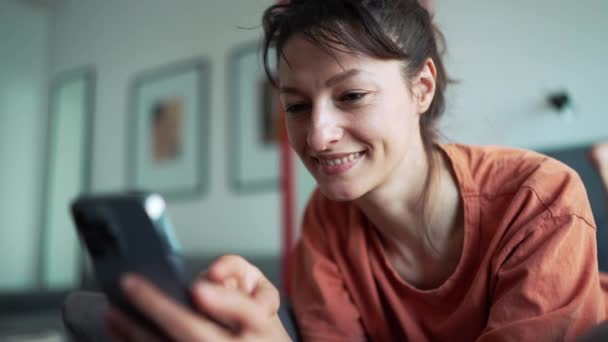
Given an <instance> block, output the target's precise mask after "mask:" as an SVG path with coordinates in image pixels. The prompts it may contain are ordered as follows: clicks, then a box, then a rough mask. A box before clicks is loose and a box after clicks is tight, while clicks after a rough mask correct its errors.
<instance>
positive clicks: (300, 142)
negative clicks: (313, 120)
mask: <svg viewBox="0 0 608 342" xmlns="http://www.w3.org/2000/svg"><path fill="white" fill-rule="evenodd" d="M285 128H286V129H287V138H288V139H289V144H290V145H291V147H293V149H294V150H296V152H298V153H300V152H302V150H304V149H305V148H306V139H307V133H306V132H307V127H306V126H305V125H303V124H302V123H298V122H297V121H295V120H290V119H287V120H286V121H285Z"/></svg>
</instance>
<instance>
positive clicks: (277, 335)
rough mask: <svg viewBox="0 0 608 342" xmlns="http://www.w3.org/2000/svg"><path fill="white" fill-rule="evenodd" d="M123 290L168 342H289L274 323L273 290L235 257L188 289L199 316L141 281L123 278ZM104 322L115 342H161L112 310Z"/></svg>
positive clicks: (276, 299)
mask: <svg viewBox="0 0 608 342" xmlns="http://www.w3.org/2000/svg"><path fill="white" fill-rule="evenodd" d="M122 287H123V290H124V291H125V293H126V295H127V297H128V298H129V299H130V300H131V302H132V303H133V305H135V307H137V308H138V309H139V310H140V311H141V312H142V313H143V314H144V315H145V316H146V317H148V318H149V319H150V320H152V321H153V322H154V323H155V324H156V325H157V326H158V327H159V328H160V329H161V330H163V331H164V332H165V333H166V335H167V336H169V337H170V338H171V339H173V340H177V341H241V340H247V341H254V340H263V341H287V340H289V336H288V335H287V332H286V331H285V329H284V328H283V325H282V324H281V321H280V319H279V317H278V308H279V293H278V291H277V289H276V288H275V287H274V286H273V285H272V283H270V281H268V279H266V277H264V275H263V274H262V272H261V271H260V270H259V269H258V268H256V267H255V266H253V265H251V264H250V263H248V262H247V261H245V259H243V258H241V257H238V256H233V255H228V256H224V257H221V258H219V259H218V260H217V261H215V262H214V263H213V265H212V266H211V267H210V268H209V269H208V270H207V272H205V273H203V274H201V275H200V276H199V278H198V279H197V281H196V282H195V283H194V284H193V286H192V289H191V291H192V299H193V302H194V304H195V305H196V307H197V309H199V310H200V312H202V313H204V315H203V314H198V313H194V312H192V311H191V310H190V309H188V308H186V307H184V306H182V305H180V304H178V303H176V302H174V301H173V300H171V299H170V298H168V297H167V296H165V295H164V294H162V293H161V292H160V291H159V290H158V289H156V288H155V287H154V286H153V285H152V284H150V283H149V282H147V281H145V280H144V279H142V278H141V277H138V276H135V275H128V276H126V277H125V278H123V281H122ZM207 317H210V318H211V319H210V318H207ZM212 319H213V320H212ZM107 322H108V325H109V327H110V330H111V333H112V335H113V337H114V338H115V339H116V340H119V341H134V340H137V341H155V340H159V339H160V338H159V337H158V336H155V335H154V334H153V333H151V332H150V331H147V330H146V329H144V328H143V327H141V326H140V325H139V324H137V323H136V322H134V321H133V320H132V319H130V318H129V317H127V316H126V315H125V314H123V313H121V312H120V311H118V310H117V309H115V308H111V309H110V311H109V312H108V314H107ZM217 322H220V324H218V323H217Z"/></svg>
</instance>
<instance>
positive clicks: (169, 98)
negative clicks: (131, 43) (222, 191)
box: [126, 58, 211, 200]
mask: <svg viewBox="0 0 608 342" xmlns="http://www.w3.org/2000/svg"><path fill="white" fill-rule="evenodd" d="M210 79H211V70H210V66H209V62H208V61H207V59H205V58H193V59H188V60H184V61H179V62H176V63H172V64H169V65H165V66H161V67H158V68H155V69H153V70H148V71H143V72H140V73H139V74H137V75H136V76H135V77H134V78H133V80H132V82H131V86H130V90H129V93H130V95H129V99H130V103H129V110H128V113H129V114H128V122H127V127H128V129H127V134H128V137H127V141H128V150H127V151H128V152H127V162H126V165H127V187H128V188H129V189H131V190H138V191H150V192H157V193H160V194H161V195H163V196H164V197H165V198H166V199H168V200H171V199H184V198H192V197H200V196H202V195H203V194H204V193H205V192H206V191H207V189H208V174H209V162H208V157H209V143H210V139H209V121H210V120H209V108H210V103H209V92H208V89H209V82H210Z"/></svg>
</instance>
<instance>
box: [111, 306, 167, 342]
mask: <svg viewBox="0 0 608 342" xmlns="http://www.w3.org/2000/svg"><path fill="white" fill-rule="evenodd" d="M106 321H107V322H108V326H109V328H110V333H111V334H112V335H113V338H114V339H117V340H118V341H151V342H154V341H159V342H160V341H161V340H160V339H159V338H158V337H157V336H155V335H154V334H152V333H151V332H149V331H148V330H146V329H145V328H143V327H142V326H140V325H139V324H138V323H137V322H135V321H134V320H132V319H131V318H129V317H128V316H127V315H125V314H124V313H122V312H121V311H119V310H117V309H109V310H108V312H107V313H106Z"/></svg>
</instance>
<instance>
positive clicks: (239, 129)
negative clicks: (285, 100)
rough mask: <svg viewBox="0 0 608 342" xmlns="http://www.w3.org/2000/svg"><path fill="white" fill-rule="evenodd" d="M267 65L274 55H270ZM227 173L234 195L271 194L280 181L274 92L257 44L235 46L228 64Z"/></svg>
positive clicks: (277, 115)
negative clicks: (241, 193)
mask: <svg viewBox="0 0 608 342" xmlns="http://www.w3.org/2000/svg"><path fill="white" fill-rule="evenodd" d="M269 58H270V65H271V66H272V65H274V60H275V56H274V54H273V53H272V52H271V53H269ZM228 74H229V82H228V90H227V91H228V92H227V93H228V94H229V96H228V103H227V105H228V109H229V124H228V132H227V139H228V141H227V142H228V146H229V153H228V156H229V158H228V163H229V164H228V170H229V179H230V185H231V188H232V189H233V190H235V191H237V192H258V191H273V190H276V189H277V188H278V181H279V150H278V149H279V133H280V122H281V121H280V120H279V110H278V109H279V108H278V104H279V102H278V98H277V92H276V89H275V88H274V86H273V85H272V83H271V82H270V81H269V80H268V79H267V77H266V73H265V72H264V68H263V65H262V55H261V53H260V43H259V42H257V41H256V42H249V43H246V44H244V45H242V46H240V47H237V48H236V49H235V50H234V51H233V52H232V53H231V55H230V58H229V65H228Z"/></svg>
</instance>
